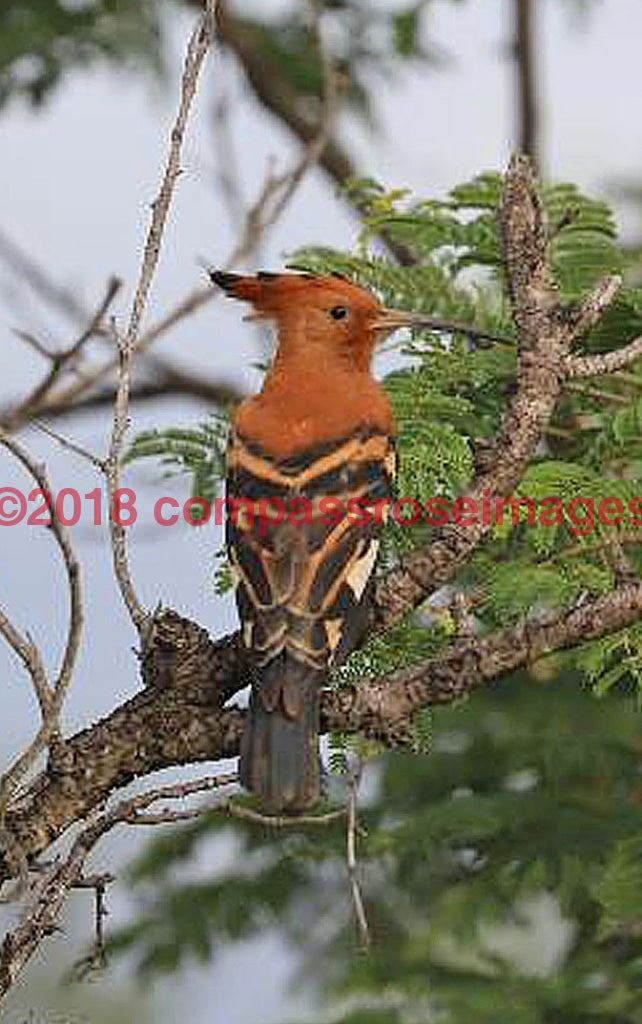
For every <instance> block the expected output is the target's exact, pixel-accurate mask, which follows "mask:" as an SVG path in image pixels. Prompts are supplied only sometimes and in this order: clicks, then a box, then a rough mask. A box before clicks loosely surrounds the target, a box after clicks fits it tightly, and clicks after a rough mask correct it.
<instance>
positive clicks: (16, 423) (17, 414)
mask: <svg viewBox="0 0 642 1024" xmlns="http://www.w3.org/2000/svg"><path fill="white" fill-rule="evenodd" d="M121 286H122V281H120V280H119V279H118V278H117V277H111V278H110V279H109V281H108V282H107V289H106V292H105V296H104V298H103V300H102V302H101V303H100V305H99V306H98V309H97V310H96V312H95V313H94V315H93V316H92V318H91V320H90V322H89V323H88V325H87V326H86V327H85V329H84V330H83V331H82V333H81V334H80V335H79V337H78V338H77V339H76V341H74V342H73V344H72V345H70V346H69V348H67V349H65V350H64V351H63V352H49V353H47V355H48V357H49V361H50V364H51V365H50V367H49V371H48V372H47V373H46V374H45V376H44V377H43V379H42V380H41V381H40V382H39V383H38V384H37V385H36V386H35V388H34V389H33V391H32V392H31V394H29V395H27V397H26V398H25V399H24V400H23V401H22V402H21V403H20V405H18V406H17V407H16V408H15V409H13V410H12V411H11V413H10V414H9V415H8V416H6V417H5V418H4V421H3V426H4V429H5V430H16V429H17V428H18V427H20V426H22V424H24V423H26V422H27V421H28V420H30V419H31V418H32V417H33V416H34V415H37V414H38V410H39V409H41V408H42V407H43V406H44V405H45V404H46V402H47V400H48V398H49V396H50V395H51V393H52V391H53V389H54V387H55V385H56V383H57V381H58V380H59V378H60V376H61V374H62V373H63V371H64V370H65V369H67V367H69V366H71V365H73V364H74V362H75V361H76V360H77V359H78V357H79V356H80V354H81V352H82V350H83V348H84V346H85V345H86V343H87V342H88V341H89V340H90V339H91V338H93V337H94V335H95V334H96V332H97V331H98V330H99V328H100V327H101V325H102V323H103V320H104V318H105V316H106V314H107V311H108V310H109V307H110V306H111V304H112V302H113V301H114V299H115V298H116V295H117V294H118V292H119V290H120V288H121ZM21 336H22V337H24V334H23V335H21ZM34 340H35V339H33V338H32V337H31V336H29V342H30V344H31V345H33V344H34ZM39 351H40V353H41V354H44V353H45V351H46V350H45V349H44V347H43V346H40V347H39Z"/></svg>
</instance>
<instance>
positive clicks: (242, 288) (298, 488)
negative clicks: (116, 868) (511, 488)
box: [210, 271, 420, 813]
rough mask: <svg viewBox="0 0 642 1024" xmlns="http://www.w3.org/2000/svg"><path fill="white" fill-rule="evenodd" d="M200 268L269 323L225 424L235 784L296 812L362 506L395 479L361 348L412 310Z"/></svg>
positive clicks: (352, 609)
mask: <svg viewBox="0 0 642 1024" xmlns="http://www.w3.org/2000/svg"><path fill="white" fill-rule="evenodd" d="M210 276H211V278H212V280H213V281H214V282H215V283H216V284H217V285H218V286H219V287H220V288H222V289H223V291H225V293H226V294H227V295H228V296H231V297H233V298H235V299H240V300H242V301H244V302H248V303H250V304H251V306H252V307H253V313H252V315H251V317H250V319H255V318H257V319H258V318H265V319H268V320H272V321H273V322H274V323H275V324H276V328H277V350H276V355H275V358H274V361H273V364H272V366H271V369H270V370H269V371H268V373H267V375H266V377H265V381H264V384H263V387H262V389H261V391H260V392H259V393H258V394H256V395H253V396H252V397H250V398H247V399H246V400H245V401H243V402H242V403H241V404H240V406H239V407H238V409H237V411H236V415H235V416H234V420H233V424H232V432H231V437H230V442H229V449H228V464H227V498H228V515H227V525H226V541H227V548H228V552H229V558H230V562H231V565H232V568H233V570H234V574H235V576H236V579H237V587H236V602H237V607H238V612H239V617H240V620H241V630H242V637H243V643H244V645H245V648H246V649H247V653H248V664H249V666H250V673H251V680H250V681H251V684H252V692H251V697H250V707H249V715H248V723H247V727H246V730H245V735H244V738H243V742H242V749H241V759H240V769H239V770H240V777H241V781H242V783H243V785H244V786H246V787H247V788H248V789H250V790H251V791H253V792H254V793H256V794H258V795H259V797H260V799H261V803H262V805H263V806H264V807H265V808H266V809H267V810H270V811H272V812H282V811H283V812H286V813H297V812H300V811H303V810H305V809H306V808H309V807H311V806H313V805H314V804H315V803H316V801H317V800H318V798H319V792H320V777H319V776H320V772H319V750H318V735H319V703H320V688H321V686H322V684H323V680H324V677H325V675H326V674H327V671H328V669H329V667H330V666H331V665H336V664H338V663H340V661H341V660H342V659H343V658H345V656H346V655H347V654H348V653H349V652H350V651H351V650H352V649H353V648H354V647H355V646H357V645H358V643H359V642H360V640H361V638H362V636H363V633H364V630H365V627H366V624H367V616H368V605H369V598H370V596H371V590H372V571H373V568H374V565H375V561H376V557H377V549H378V545H379V541H378V533H379V531H380V522H381V519H382V517H381V516H374V515H372V513H371V512H370V513H369V512H368V510H369V509H371V508H372V506H373V504H374V503H376V502H383V503H384V504H385V499H389V498H390V497H391V489H392V484H393V479H394V475H395V442H394V438H395V425H394V422H393V417H392V412H391V408H390V403H389V400H388V397H387V395H386V393H385V391H384V390H383V388H382V387H381V385H380V384H378V383H377V381H376V380H375V379H374V377H373V376H372V373H371V360H372V355H373V351H374V348H375V345H376V342H377V340H378V339H379V338H380V337H381V336H382V335H385V334H387V333H388V332H390V331H391V330H394V329H395V328H397V327H402V326H409V325H412V324H414V323H418V322H420V317H418V316H416V315H414V314H412V313H407V312H404V311H402V310H395V309H386V308H385V307H383V306H382V305H381V303H380V302H379V301H378V300H377V299H376V298H375V297H374V296H373V295H372V294H371V293H370V292H369V291H367V290H366V289H365V288H362V287H359V286H357V285H355V284H353V283H351V282H350V281H348V280H346V279H345V278H344V277H342V276H341V275H338V274H337V275H335V274H332V275H323V276H317V275H312V274H306V273H277V274H273V273H258V274H256V275H252V276H246V275H241V274H232V273H227V272H224V271H210ZM261 503H262V506H261ZM230 506H231V507H230ZM261 507H262V509H263V511H262V513H261ZM234 508H236V509H237V512H236V513H235V512H234V511H232V510H233V509H234ZM257 509H258V511H259V513H260V514H255V513H256V511H257ZM350 509H352V513H353V514H350V511H349V510H350Z"/></svg>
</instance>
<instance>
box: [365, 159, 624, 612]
mask: <svg viewBox="0 0 642 1024" xmlns="http://www.w3.org/2000/svg"><path fill="white" fill-rule="evenodd" d="M501 231H502V240H503V250H504V264H505V267H506V275H507V282H508V291H509V295H510V298H511V303H512V307H513V315H514V318H515V322H516V324H517V330H518V366H517V378H516V382H515V391H514V394H513V397H512V399H511V402H510V405H509V407H508V409H507V412H506V414H505V416H504V421H503V424H502V428H501V431H500V433H499V435H498V436H497V438H496V439H495V440H494V442H493V443H492V445H490V446H489V450H488V451H487V452H486V453H485V455H484V463H483V468H482V470H481V471H480V472H479V473H478V475H477V477H476V478H475V480H474V481H473V484H472V486H471V488H470V490H469V491H468V492H467V493H466V495H465V497H466V498H468V499H471V500H472V501H474V502H475V503H476V507H477V508H481V507H482V502H483V500H484V498H487V499H488V498H491V499H493V498H496V497H506V496H509V495H511V494H513V492H514V490H515V488H516V487H517V485H518V484H519V482H520V480H521V479H522V476H523V474H524V471H525V470H526V467H527V466H528V464H529V463H530V461H531V459H532V457H533V454H534V452H535V450H536V448H537V446H538V444H539V443H540V441H541V439H542V438H543V437H544V436H545V434H546V432H547V430H548V425H549V423H550V420H551V417H552V415H553V413H554V411H555V407H556V404H557V401H558V398H559V394H560V390H561V387H562V384H563V383H564V380H565V377H566V375H567V369H566V366H567V362H566V361H567V359H568V357H569V352H570V349H571V346H572V344H573V343H574V342H575V341H576V340H577V339H578V338H579V337H580V335H581V334H582V333H583V332H584V331H585V330H587V329H588V328H589V327H590V326H592V325H593V324H594V323H595V322H596V321H597V319H598V318H599V316H600V315H601V314H602V313H603V312H604V310H605V309H606V307H607V306H608V304H609V303H610V302H612V301H613V299H614V298H615V294H616V292H617V289H618V287H619V279H618V278H615V277H609V278H607V279H605V280H604V281H603V282H601V283H600V284H599V285H598V286H597V287H596V288H595V289H594V290H593V292H592V293H591V295H590V296H589V297H588V298H587V299H586V300H585V301H584V302H582V303H581V304H580V306H579V307H578V309H577V310H576V311H574V312H571V314H570V315H569V314H567V313H566V311H565V310H563V309H562V305H561V302H560V298H559V294H558V291H557V288H556V286H555V282H554V280H553V275H552V271H551V269H550V266H549V260H548V251H547V232H546V224H545V219H544V211H543V207H542V204H541V200H540V198H539V195H538V192H537V185H536V181H535V176H534V172H533V168H532V166H531V164H530V163H529V161H528V160H527V159H526V158H524V157H514V158H513V159H512V160H511V163H510V166H509V169H508V172H507V174H506V179H505V184H504V193H503V198H502V206H501ZM482 519H483V517H479V518H478V522H477V523H476V524H474V525H466V526H462V525H459V524H456V523H449V524H448V525H446V526H444V527H443V528H442V529H441V530H439V531H436V535H435V539H434V540H433V541H432V543H431V544H430V545H429V546H428V548H427V549H425V550H420V551H418V552H414V553H413V554H411V555H409V556H408V557H407V558H406V559H404V561H403V562H402V564H401V566H399V567H398V568H397V569H394V570H392V572H391V573H389V574H388V575H387V576H386V577H385V578H384V579H383V581H381V582H380V583H379V585H378V587H377V606H378V611H377V619H376V621H377V624H378V625H379V626H385V625H389V624H390V623H392V622H393V621H395V620H396V619H398V618H399V617H401V616H403V615H404V614H406V613H407V612H408V611H410V610H411V609H412V608H414V607H416V606H417V605H418V604H420V603H421V602H422V601H423V600H424V599H425V598H426V597H427V596H428V594H429V593H430V592H431V591H432V590H434V589H435V588H437V587H439V586H442V585H443V584H445V583H447V582H449V581H450V580H451V579H452V577H453V576H454V574H455V573H456V572H457V570H458V568H459V567H460V566H461V565H462V564H463V563H464V562H465V561H466V560H467V559H468V558H469V557H470V555H471V554H472V552H473V551H474V550H475V548H476V547H477V546H478V545H479V544H480V542H481V541H482V540H483V539H484V537H486V536H487V534H488V533H489V531H490V529H491V524H490V523H484V522H483V521H482Z"/></svg>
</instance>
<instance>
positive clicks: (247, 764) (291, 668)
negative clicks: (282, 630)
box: [239, 657, 321, 813]
mask: <svg viewBox="0 0 642 1024" xmlns="http://www.w3.org/2000/svg"><path fill="white" fill-rule="evenodd" d="M276 672H279V674H280V681H281V685H280V688H281V696H280V700H279V701H278V703H277V704H276V706H272V702H269V703H268V702H266V701H264V700H262V694H261V689H262V687H263V686H265V688H266V690H267V691H268V692H270V693H273V692H274V689H273V688H274V678H273V673H276ZM261 673H262V678H261V677H259V678H257V679H256V681H255V684H254V686H253V687H252V695H251V697H250V707H249V714H248V720H247V724H246V727H245V732H244V736H243V741H242V745H241V760H240V766H239V772H240V777H241V782H242V784H243V785H244V786H245V787H246V788H247V789H249V790H251V791H252V792H253V793H256V794H257V796H258V797H259V798H260V800H261V804H262V805H263V807H265V809H266V810H268V811H271V812H273V813H274V812H276V813H279V812H282V811H284V812H286V813H297V812H300V811H303V810H306V809H307V808H309V807H312V806H313V805H314V804H315V803H316V802H317V801H318V799H319V795H320V770H319V687H320V680H321V673H320V672H318V671H317V670H315V669H311V668H307V667H306V666H304V665H301V664H300V663H297V662H294V661H293V660H292V659H290V658H287V657H280V658H277V659H275V661H274V662H272V663H271V664H270V665H268V666H267V667H266V668H265V669H263V670H261ZM295 677H296V678H295ZM295 683H296V685H297V686H298V687H299V692H300V694H301V701H300V702H297V703H298V708H297V711H298V713H297V714H296V716H293V715H292V714H289V713H288V710H289V708H291V707H292V705H291V702H289V701H288V702H287V703H286V702H285V701H284V699H283V698H284V694H285V693H286V692H287V691H288V690H290V689H291V687H292V686H293V685H294V684H295Z"/></svg>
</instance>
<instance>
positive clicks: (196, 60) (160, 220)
mask: <svg viewBox="0 0 642 1024" xmlns="http://www.w3.org/2000/svg"><path fill="white" fill-rule="evenodd" d="M214 27H215V0H206V11H205V13H204V15H203V17H202V18H201V20H200V21H199V23H198V25H197V26H196V28H195V29H194V32H193V33H192V37H191V39H190V41H189V44H188V47H187V54H186V57H185V64H184V67H183V77H182V80H181V89H180V101H179V106H178V113H177V115H176V120H175V122H174V126H173V128H172V131H171V134H170V143H169V152H168V155H167V163H166V166H165V172H164V174H163V179H162V181H161V186H160V190H159V192H158V196H157V197H156V199H155V200H154V202H153V203H152V218H151V223H150V226H149V231H148V233H147V239H146V241H145V247H144V250H143V258H142V263H141V268H140V274H139V278H138V284H137V286H136V292H135V295H134V301H133V303H132V309H131V313H130V317H129V324H128V326H127V331H126V334H125V337H124V338H123V339H122V340H121V339H120V337H119V336H118V335H117V343H118V358H119V370H118V387H117V390H116V402H115V405H114V422H113V429H112V434H111V441H110V445H109V454H108V457H107V468H106V477H107V491H108V495H109V508H110V515H109V532H110V537H111V545H112V553H113V561H114V571H115V574H116V579H117V581H118V584H119V587H120V592H121V596H122V598H123V601H124V603H125V606H126V608H127V610H128V612H129V614H130V616H131V619H132V621H133V623H134V625H135V626H136V628H137V629H138V631H139V632H140V630H141V629H142V627H143V624H144V623H145V621H146V619H147V612H146V611H145V609H144V608H143V607H142V605H141V604H140V602H139V600H138V598H137V596H136V591H135V589H134V583H133V580H132V576H131V572H130V569H129V561H128V557H127V541H126V527H125V526H124V525H123V524H122V523H121V522H119V521H118V520H119V518H120V517H117V516H115V515H114V509H115V502H116V492H117V491H118V489H119V487H120V468H121V463H122V459H123V453H124V444H125V436H126V434H127V430H128V427H129V396H130V390H131V374H132V366H133V359H134V353H135V350H136V346H137V345H138V341H139V333H140V325H141V321H142V319H143V316H144V313H145V309H146V307H147V300H148V297H149V292H150V289H151V285H152V281H153V279H154V274H155V272H156V268H157V266H158V261H159V259H160V252H161V246H162V242H163V234H164V231H165V226H166V223H167V218H168V215H169V210H170V206H171V202H172V198H173V195H174V188H175V185H176V181H177V179H178V176H179V174H180V170H181V168H180V161H181V150H182V146H183V139H184V137H185V130H186V128H187V121H188V118H189V112H190V108H191V106H192V101H193V99H194V96H195V95H196V87H197V84H198V79H199V75H200V71H201V68H202V66H203V62H204V60H205V57H206V55H207V52H208V50H209V48H210V44H211V42H212V39H213V37H214Z"/></svg>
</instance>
